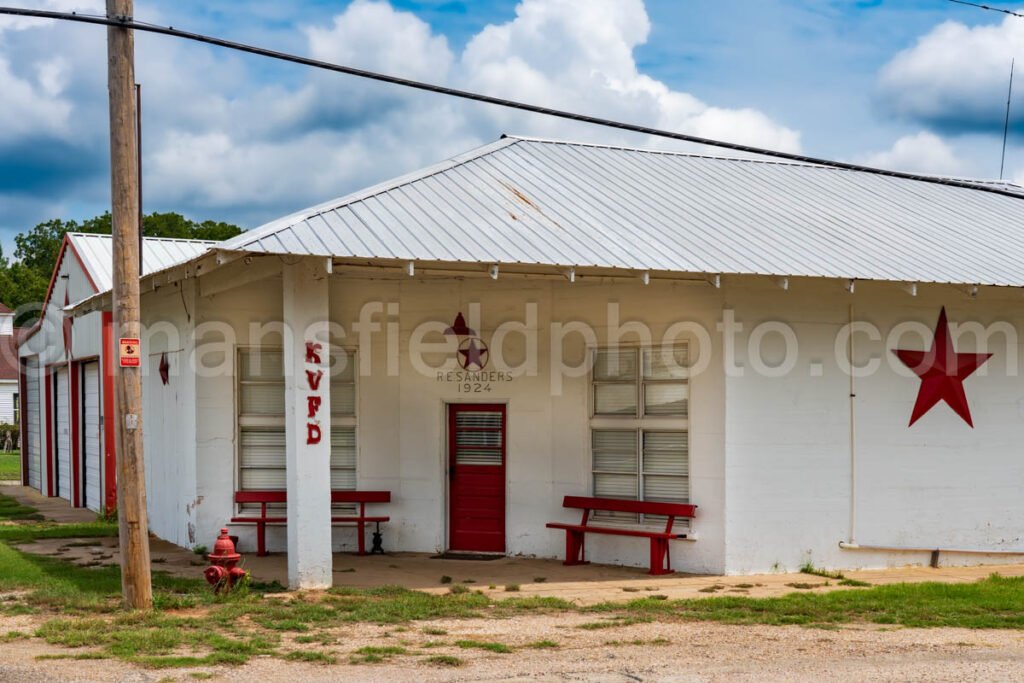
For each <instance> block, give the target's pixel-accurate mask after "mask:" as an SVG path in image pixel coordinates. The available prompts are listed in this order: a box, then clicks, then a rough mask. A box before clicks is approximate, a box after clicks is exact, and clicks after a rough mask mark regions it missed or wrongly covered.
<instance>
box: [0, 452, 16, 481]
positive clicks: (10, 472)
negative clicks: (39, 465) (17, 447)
mask: <svg viewBox="0 0 1024 683" xmlns="http://www.w3.org/2000/svg"><path fill="white" fill-rule="evenodd" d="M20 479H21V453H19V452H18V451H0V481H12V480H20Z"/></svg>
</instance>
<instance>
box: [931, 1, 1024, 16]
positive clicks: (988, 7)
mask: <svg viewBox="0 0 1024 683" xmlns="http://www.w3.org/2000/svg"><path fill="white" fill-rule="evenodd" d="M949 2H952V3H954V4H956V5H967V6H968V7H977V8H978V9H984V10H988V11H990V12H1002V13H1003V14H1009V15H1010V16H1013V17H1018V18H1020V19H1024V14H1021V13H1019V12H1014V11H1013V10H1008V9H1003V8H1002V7H993V6H991V5H982V4H980V3H977V2H968V1H967V0H949Z"/></svg>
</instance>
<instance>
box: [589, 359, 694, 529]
mask: <svg viewBox="0 0 1024 683" xmlns="http://www.w3.org/2000/svg"><path fill="white" fill-rule="evenodd" d="M687 362H688V348H687V346H686V345H678V346H672V347H668V348H662V347H657V348H619V349H614V350H612V349H596V350H595V351H594V370H593V386H592V391H593V401H592V403H593V411H592V417H591V425H590V426H591V431H590V439H591V444H590V446H591V458H592V460H591V462H592V468H593V469H592V476H593V492H594V495H595V496H597V497H601V498H625V499H629V500H651V501H661V502H667V503H687V502H689V499H690V448H689V401H690V385H689V372H688V368H687ZM604 516H605V517H610V518H614V519H621V520H622V521H624V522H637V521H651V522H653V521H656V520H653V519H648V520H638V519H637V517H636V515H633V514H627V513H605V515H604ZM680 521H682V520H680Z"/></svg>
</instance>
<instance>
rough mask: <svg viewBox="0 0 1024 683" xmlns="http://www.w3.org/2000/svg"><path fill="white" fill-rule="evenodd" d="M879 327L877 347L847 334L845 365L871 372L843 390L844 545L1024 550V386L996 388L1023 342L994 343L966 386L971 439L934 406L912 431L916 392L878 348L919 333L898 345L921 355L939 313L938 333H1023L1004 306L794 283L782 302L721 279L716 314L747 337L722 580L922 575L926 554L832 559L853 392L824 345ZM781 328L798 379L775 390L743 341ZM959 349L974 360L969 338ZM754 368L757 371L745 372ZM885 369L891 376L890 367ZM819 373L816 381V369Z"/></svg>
mask: <svg viewBox="0 0 1024 683" xmlns="http://www.w3.org/2000/svg"><path fill="white" fill-rule="evenodd" d="M851 304H852V305H853V311H854V319H856V320H864V321H867V322H870V323H872V324H874V325H876V326H877V327H878V328H879V329H880V331H881V334H882V336H883V339H882V340H878V341H871V340H869V338H868V336H867V335H866V334H858V335H856V336H855V346H856V351H855V359H856V361H855V362H856V364H857V365H859V366H863V365H864V364H865V363H867V362H869V361H870V360H871V359H877V360H878V361H880V362H881V368H880V369H879V370H878V371H877V372H875V373H873V374H871V375H870V376H867V377H863V378H859V379H856V381H855V385H854V389H853V390H854V393H855V394H856V398H855V399H854V415H855V418H854V430H853V431H854V437H855V457H856V494H855V496H854V497H853V502H854V506H855V516H854V521H855V525H854V539H853V540H855V541H857V542H859V543H860V544H872V545H885V546H900V547H907V546H909V547H924V548H959V549H964V548H967V549H1017V550H1019V549H1021V548H1022V547H1024V538H1021V536H1022V535H1024V533H1022V532H1024V526H1022V525H1021V523H1020V520H1021V519H1022V517H1024V503H1022V501H1021V498H1020V495H1019V492H1020V490H1021V487H1022V486H1024V461H1022V459H1021V458H1020V454H1019V452H1018V451H1019V446H1018V444H1019V443H1020V442H1021V439H1022V437H1024V409H1022V408H1021V406H1024V382H1022V381H1021V378H1020V377H1019V376H1017V375H1010V376H1008V371H1009V370H1010V369H1011V367H1012V366H1013V365H1014V364H1015V363H1016V364H1017V366H1018V367H1019V365H1020V361H1021V358H1020V356H1021V353H1020V347H1019V345H1013V346H1010V348H1009V349H1008V350H1007V347H1006V344H1005V341H1004V340H1005V338H1004V337H1003V336H1002V335H995V336H993V338H992V339H993V341H994V342H996V343H995V345H993V346H991V347H990V348H989V349H988V350H989V351H991V352H994V353H995V355H994V356H993V357H992V358H991V359H990V360H989V361H988V362H987V363H986V365H985V366H982V368H981V369H979V371H978V372H976V373H975V374H974V375H972V376H971V377H970V378H968V379H967V380H966V381H965V384H964V386H965V388H966V393H967V398H968V403H969V405H970V409H971V413H972V415H973V418H974V425H975V428H974V429H971V428H970V427H969V426H968V425H967V424H965V423H964V422H963V421H962V420H961V419H960V417H958V416H957V415H956V414H955V413H954V412H953V411H952V410H951V409H950V408H949V407H948V406H946V405H945V404H944V403H940V404H939V405H937V406H935V407H934V408H933V409H932V410H931V411H930V412H929V413H927V414H926V415H925V416H924V417H923V418H921V420H920V421H919V422H917V423H916V424H915V425H914V426H912V427H908V421H909V419H910V415H911V410H912V408H913V405H914V401H915V399H916V397H917V392H918V387H919V386H920V381H919V380H918V379H917V378H916V377H914V376H909V377H908V376H905V374H901V373H900V372H897V370H895V369H893V366H900V365H901V364H900V363H899V361H898V359H896V358H895V357H894V356H893V354H892V348H893V347H894V346H895V345H894V344H887V343H886V342H885V339H884V338H885V336H887V335H888V334H889V333H890V331H891V330H892V329H893V327H894V326H895V325H897V324H898V323H901V322H904V321H916V322H918V323H920V324H921V325H923V327H924V328H926V330H927V332H926V334H927V337H926V338H925V339H922V338H921V337H920V336H918V335H907V336H905V337H904V338H903V341H902V343H900V344H899V346H900V347H901V348H913V349H921V350H927V349H928V348H929V347H930V346H931V331H932V330H933V329H934V327H935V324H936V320H937V318H938V315H939V310H940V308H941V307H942V306H943V305H944V306H945V307H946V310H947V314H948V316H949V321H950V323H951V325H952V324H954V323H960V324H963V323H967V322H969V321H976V322H980V323H981V324H982V325H983V326H987V325H989V324H991V323H994V322H996V321H1008V322H1010V323H1011V324H1012V325H1014V326H1015V327H1016V329H1018V330H1020V329H1022V327H1021V324H1022V323H1024V317H1022V314H1021V310H1020V306H1019V302H1018V301H1017V297H1016V296H1015V293H1003V292H1001V291H1000V290H993V289H983V290H982V291H981V292H980V293H979V295H978V296H977V298H972V297H971V296H970V295H969V294H968V293H967V292H966V290H965V289H961V288H956V287H952V286H940V285H935V286H921V287H920V288H919V295H918V296H916V297H914V296H911V295H910V294H908V293H906V292H905V291H903V290H902V289H901V288H899V287H897V286H896V285H885V284H880V283H878V284H876V283H858V284H857V289H856V293H855V294H853V295H850V294H849V293H847V292H846V291H845V290H844V289H843V287H842V285H841V284H840V283H838V282H831V283H829V282H809V281H800V280H796V281H792V282H791V283H790V287H789V290H788V291H783V290H782V289H781V288H779V287H778V286H775V285H774V284H772V283H771V282H770V281H768V279H766V278H765V279H756V280H755V279H750V280H746V281H740V282H737V281H730V284H729V286H727V287H726V305H727V307H729V308H732V309H734V310H735V313H736V318H737V320H739V321H741V322H742V323H743V324H744V326H745V327H744V331H743V332H742V333H740V334H739V335H738V336H737V337H736V339H737V344H736V346H737V359H738V361H739V364H740V365H742V366H743V370H744V374H743V376H742V377H738V376H731V377H729V378H728V379H727V380H726V387H727V388H726V392H727V396H728V400H727V408H726V415H727V417H726V435H727V436H726V463H727V466H726V491H727V493H726V495H727V499H728V506H727V526H728V542H727V550H726V558H727V559H726V567H727V570H728V572H729V573H749V572H760V571H770V570H773V569H784V570H794V569H797V568H798V567H799V566H800V565H802V564H803V563H804V562H808V561H810V562H812V563H813V564H815V565H817V566H823V567H834V568H856V567H881V566H890V565H904V564H908V563H927V562H928V560H929V554H928V553H894V552H864V551H851V550H842V549H840V547H839V542H840V541H849V540H850V533H851V464H850V463H851V459H850V449H851V447H850V384H849V378H848V376H847V375H846V374H845V373H843V372H841V371H840V369H839V366H838V364H837V361H836V356H835V351H834V342H835V338H836V333H837V332H838V331H839V329H840V328H841V327H842V326H843V325H845V324H846V322H847V320H848V318H849V306H850V305H851ZM770 320H780V321H785V322H788V323H790V324H791V325H792V327H793V329H794V330H796V332H797V335H798V338H799V355H798V358H797V363H796V366H795V368H794V370H793V371H792V372H791V373H789V374H787V375H786V376H784V377H775V378H770V377H764V376H761V375H759V374H758V373H756V372H752V369H753V368H752V359H751V357H750V355H749V354H748V343H749V341H750V334H751V330H752V329H753V328H754V326H756V325H757V324H758V323H761V322H764V321H770ZM954 344H955V347H956V350H957V351H959V352H974V351H977V350H978V348H977V346H978V345H977V344H976V343H975V340H974V339H972V338H971V337H970V336H968V337H966V338H963V339H957V337H956V334H955V333H954ZM762 349H763V354H762V356H763V359H764V361H765V362H767V363H769V364H774V363H776V362H777V361H778V360H779V359H780V358H781V353H782V341H781V337H780V336H779V335H777V334H770V335H767V336H765V337H764V344H763V346H762ZM755 360H756V359H755ZM890 361H892V363H891V362H890ZM816 364H820V372H819V371H817V370H815V367H818V366H817V365H816ZM941 561H942V562H943V563H951V564H952V563H955V564H970V563H975V562H1006V561H1008V558H1007V557H1005V556H1004V557H998V556H986V555H956V554H944V555H942V558H941Z"/></svg>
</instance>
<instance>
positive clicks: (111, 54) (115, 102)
mask: <svg viewBox="0 0 1024 683" xmlns="http://www.w3.org/2000/svg"><path fill="white" fill-rule="evenodd" d="M133 11H134V9H133V6H132V0H107V17H108V18H111V19H125V20H131V19H132V18H133ZM107 60H108V62H107V67H108V71H107V88H108V89H109V94H110V177H111V193H110V196H111V201H112V206H111V209H112V211H111V213H112V216H113V243H114V244H113V249H114V264H113V273H114V290H113V297H114V298H113V309H114V329H115V330H116V331H117V336H118V337H119V338H134V339H138V338H139V337H140V336H141V335H140V330H141V325H140V315H139V249H140V246H141V245H140V244H139V194H138V187H139V169H138V165H137V150H138V138H137V137H136V127H135V124H136V112H135V40H134V36H133V34H132V32H131V31H130V30H129V29H127V28H122V27H119V26H111V27H108V28H107ZM114 386H115V399H116V405H115V420H114V433H115V442H116V445H117V486H118V493H119V495H118V500H117V520H118V525H119V537H120V546H121V589H122V592H123V594H124V601H125V604H126V605H127V606H128V607H130V608H133V609H149V608H151V607H152V606H153V587H152V583H151V579H150V564H149V524H148V520H147V518H146V479H145V473H144V471H143V454H142V368H141V367H138V366H136V367H121V364H120V363H116V364H115V365H114Z"/></svg>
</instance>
